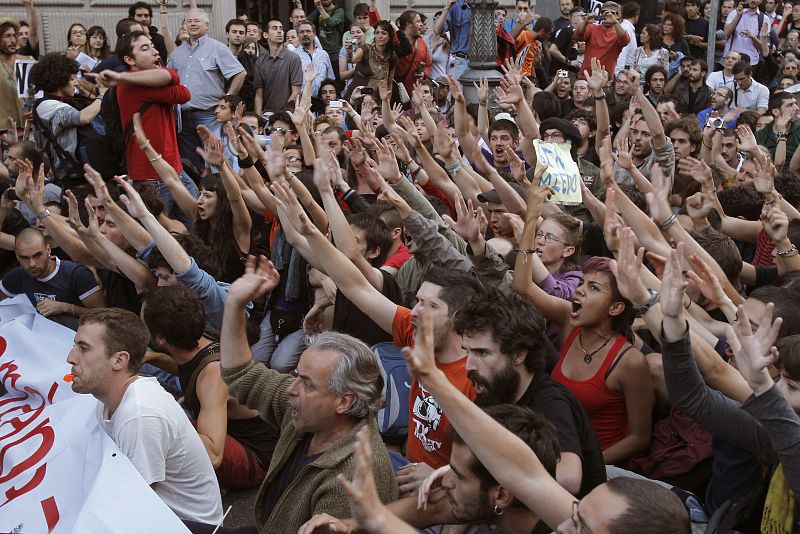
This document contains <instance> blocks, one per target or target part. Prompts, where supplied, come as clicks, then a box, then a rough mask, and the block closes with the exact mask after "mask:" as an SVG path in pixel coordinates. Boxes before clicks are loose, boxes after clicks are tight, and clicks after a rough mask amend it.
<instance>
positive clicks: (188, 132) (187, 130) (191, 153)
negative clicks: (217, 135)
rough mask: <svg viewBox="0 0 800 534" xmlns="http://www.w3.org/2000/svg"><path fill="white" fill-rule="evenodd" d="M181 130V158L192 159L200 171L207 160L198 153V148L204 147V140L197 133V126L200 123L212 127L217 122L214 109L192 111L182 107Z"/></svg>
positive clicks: (179, 135)
mask: <svg viewBox="0 0 800 534" xmlns="http://www.w3.org/2000/svg"><path fill="white" fill-rule="evenodd" d="M181 123H182V124H181V131H180V132H178V150H180V153H181V158H183V159H185V160H188V161H191V162H192V164H193V165H194V166H195V168H197V170H198V171H202V170H203V167H205V164H206V163H205V161H203V158H201V157H200V156H199V155H198V154H197V148H198V147H199V148H203V142H202V141H201V140H200V136H199V135H197V127H198V126H200V125H203V126H206V127H207V128H209V129H212V128H213V126H214V125H215V124H216V123H217V119H216V117H214V110H213V109H211V110H206V111H190V110H188V109H181Z"/></svg>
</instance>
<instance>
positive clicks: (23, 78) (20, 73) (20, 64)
mask: <svg viewBox="0 0 800 534" xmlns="http://www.w3.org/2000/svg"><path fill="white" fill-rule="evenodd" d="M36 63H37V62H36V60H35V59H17V60H16V61H14V75H15V77H16V80H17V96H18V97H20V98H28V96H30V95H28V87H30V85H31V84H30V76H31V68H32V67H33V66H34V65H36Z"/></svg>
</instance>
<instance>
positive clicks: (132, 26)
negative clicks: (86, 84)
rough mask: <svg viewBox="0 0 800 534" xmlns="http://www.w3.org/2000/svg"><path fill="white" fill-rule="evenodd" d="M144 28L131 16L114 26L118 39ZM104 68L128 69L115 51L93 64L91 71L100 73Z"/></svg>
mask: <svg viewBox="0 0 800 534" xmlns="http://www.w3.org/2000/svg"><path fill="white" fill-rule="evenodd" d="M144 30H145V28H144V26H142V25H141V24H140V23H138V22H136V21H135V20H133V19H132V18H128V19H121V20H120V21H119V22H117V26H116V28H115V32H116V34H117V40H118V41H119V40H120V39H122V37H123V36H125V35H128V34H129V33H131V32H142V33H144ZM165 46H166V45H165ZM104 70H113V71H114V72H125V71H127V70H128V67H126V66H125V63H124V62H123V61H122V58H121V57H119V56H118V55H117V53H116V51H115V52H114V53H113V54H111V55H110V56H108V57H107V58H106V59H104V60H103V61H101V62H100V63H98V64H97V65H95V67H94V69H92V73H94V74H100V73H101V72H103V71H104Z"/></svg>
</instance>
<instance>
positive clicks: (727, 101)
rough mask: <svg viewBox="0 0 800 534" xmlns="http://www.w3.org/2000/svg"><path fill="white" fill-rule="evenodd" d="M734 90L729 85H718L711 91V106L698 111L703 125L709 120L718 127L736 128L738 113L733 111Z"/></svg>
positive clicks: (698, 116) (698, 117) (698, 118)
mask: <svg viewBox="0 0 800 534" xmlns="http://www.w3.org/2000/svg"><path fill="white" fill-rule="evenodd" d="M732 103H733V91H731V90H730V89H729V88H728V87H724V86H723V87H717V88H716V89H714V90H713V91H711V106H710V107H707V108H706V109H703V110H700V111H698V112H697V120H698V121H699V122H700V124H701V125H707V124H708V123H709V121H711V122H712V123H713V126H714V127H715V128H717V129H720V128H735V127H736V117H737V116H738V113H736V112H735V111H733V113H731V112H732V110H731V104H732Z"/></svg>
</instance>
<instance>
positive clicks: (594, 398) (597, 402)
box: [550, 328, 630, 450]
mask: <svg viewBox="0 0 800 534" xmlns="http://www.w3.org/2000/svg"><path fill="white" fill-rule="evenodd" d="M581 330H583V329H582V328H576V329H575V330H573V331H572V333H571V334H570V336H569V337H568V338H567V340H566V342H565V343H564V346H563V347H562V349H561V357H560V358H559V359H558V363H557V364H556V366H555V368H554V369H553V372H552V373H551V374H550V376H551V377H552V378H553V380H556V381H558V382H560V383H561V384H563V385H564V386H566V388H567V389H569V390H570V391H571V392H572V393H573V394H574V395H575V396H576V397H577V398H578V400H579V401H580V403H581V404H582V405H583V407H584V409H585V410H586V413H587V414H589V420H590V421H591V422H592V426H593V427H594V430H595V432H597V439H598V440H599V441H600V448H601V449H603V450H606V449H607V448H609V447H611V446H612V445H614V444H615V443H617V442H618V441H619V440H621V439H622V438H624V437H625V436H627V435H628V434H629V433H630V427H629V425H628V411H627V409H626V407H625V397H624V396H623V395H622V394H621V393H617V392H616V391H612V390H611V389H610V388H609V387H608V385H607V384H606V376H607V375H608V374H609V372H610V371H611V370H612V369H613V367H614V366H615V364H616V363H617V362H619V360H620V358H621V357H622V356H623V355H624V354H625V352H627V350H626V351H622V353H620V350H621V349H622V347H623V346H624V345H625V343H626V341H627V340H626V339H625V336H623V335H621V334H620V335H618V336H617V339H615V340H614V344H613V345H612V346H611V350H610V351H609V352H608V355H607V356H606V358H605V360H604V361H603V363H602V365H600V368H599V369H598V370H597V372H596V373H595V374H594V376H592V377H591V378H589V379H587V380H571V379H569V378H567V377H566V376H564V373H563V372H562V370H561V366H562V365H563V363H564V358H566V356H567V353H568V352H569V348H570V346H572V343H573V342H574V341H575V338H576V337H577V336H578V334H580V333H581Z"/></svg>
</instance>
